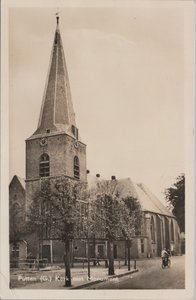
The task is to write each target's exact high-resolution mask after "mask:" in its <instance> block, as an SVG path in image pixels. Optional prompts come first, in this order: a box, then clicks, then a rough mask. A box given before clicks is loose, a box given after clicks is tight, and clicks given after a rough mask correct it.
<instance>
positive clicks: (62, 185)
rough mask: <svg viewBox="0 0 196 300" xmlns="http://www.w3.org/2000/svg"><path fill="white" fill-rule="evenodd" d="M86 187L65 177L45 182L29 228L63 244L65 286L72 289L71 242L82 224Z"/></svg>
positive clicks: (31, 211)
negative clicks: (81, 206)
mask: <svg viewBox="0 0 196 300" xmlns="http://www.w3.org/2000/svg"><path fill="white" fill-rule="evenodd" d="M85 188H86V185H85V184H84V183H82V182H79V181H74V180H71V179H68V178H66V177H60V178H57V179H48V178H45V179H42V182H41V189H40V191H39V192H38V194H36V195H35V197H34V201H33V202H32V205H31V206H30V211H29V224H30V227H31V228H34V230H36V231H37V232H38V231H39V235H40V236H41V237H42V238H47V239H53V238H55V239H59V240H61V241H63V242H64V245H65V248H64V249H65V251H64V263H65V286H71V270H70V242H71V240H72V239H73V238H74V237H75V235H76V231H77V224H78V222H79V221H80V212H79V209H78V205H77V204H78V201H79V200H82V199H83V198H84V197H85Z"/></svg>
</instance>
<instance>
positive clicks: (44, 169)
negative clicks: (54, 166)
mask: <svg viewBox="0 0 196 300" xmlns="http://www.w3.org/2000/svg"><path fill="white" fill-rule="evenodd" d="M39 175H40V177H46V176H50V158H49V155H48V154H47V153H43V154H42V155H41V156H40V159H39Z"/></svg>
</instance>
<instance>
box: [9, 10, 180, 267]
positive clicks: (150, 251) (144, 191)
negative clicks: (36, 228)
mask: <svg viewBox="0 0 196 300" xmlns="http://www.w3.org/2000/svg"><path fill="white" fill-rule="evenodd" d="M86 156H87V155H86V144H85V143H84V142H83V141H82V140H81V137H80V134H79V129H78V128H77V125H76V120H75V113H74V108H73V104H72V97H71V90H70V83H69V77H68V70H67V66H66V61H65V57H64V50H63V45H62V39H61V35H60V29H59V17H58V16H57V25H56V30H55V34H54V41H53V45H52V52H51V58H50V65H49V72H48V77H47V80H46V86H45V91H44V96H43V101H42V105H41V110H40V116H39V122H38V127H37V129H36V131H35V132H34V133H33V134H32V135H31V136H30V137H29V138H27V139H26V178H25V180H24V179H22V178H20V177H19V176H17V175H15V176H14V177H13V179H12V181H11V183H10V185H9V201H10V207H13V204H15V203H17V204H18V205H19V206H21V207H22V209H23V213H24V215H25V213H26V211H27V210H28V207H29V205H30V204H31V202H32V199H33V195H34V194H35V193H36V191H38V190H39V189H40V184H41V180H42V178H45V177H48V178H58V177H61V176H65V177H67V178H70V179H73V180H81V181H83V182H87V183H88V185H89V187H91V186H92V185H93V184H95V182H96V180H99V178H98V177H96V176H95V177H92V176H91V175H90V174H88V173H89V172H88V171H87V166H86V164H87V162H86ZM117 180H118V182H119V184H120V185H121V187H122V189H123V193H124V194H125V195H129V196H132V197H135V198H137V199H138V201H139V202H140V204H141V208H142V211H143V222H142V228H141V232H140V233H139V234H137V235H135V236H133V238H132V243H131V257H132V258H137V257H141V258H142V257H143V258H148V257H149V258H150V257H155V256H160V253H161V250H162V249H163V248H164V247H166V248H167V249H170V250H171V251H172V253H173V254H175V255H178V254H180V230H179V226H178V224H177V221H176V218H175V217H174V215H173V214H172V213H171V212H170V211H169V210H168V209H167V208H166V207H165V206H164V205H163V204H162V203H161V202H160V201H159V200H158V199H157V198H156V196H155V195H154V194H153V193H152V192H151V191H150V190H149V189H148V188H147V187H146V186H145V185H144V184H142V183H139V184H138V183H134V182H133V181H132V180H131V179H130V178H125V179H117ZM91 246H92V245H91ZM14 247H15V248H17V253H18V254H17V257H18V258H19V259H25V258H26V257H27V255H28V253H30V252H31V253H33V255H34V256H35V257H37V251H38V250H37V245H35V242H33V240H32V239H31V240H28V238H26V239H25V237H24V239H22V240H21V241H20V242H19V243H18V245H17V246H16V245H15V246H14ZM91 248H92V247H91ZM13 251H14V249H13V245H12V244H11V245H10V256H12V252H13ZM41 251H42V258H47V259H48V261H49V262H50V263H55V262H61V261H62V260H63V247H62V243H61V242H59V241H52V240H44V241H43V244H42V249H41ZM95 251H96V252H97V251H99V253H100V256H101V258H107V241H106V240H96V241H95ZM126 251H127V249H126V245H125V243H124V242H123V241H117V242H116V243H115V245H114V258H116V259H124V258H125V256H126ZM91 252H92V253H91V257H93V256H94V255H93V251H91ZM72 254H73V259H74V258H77V257H87V244H86V241H85V240H82V241H78V240H74V241H73V244H72Z"/></svg>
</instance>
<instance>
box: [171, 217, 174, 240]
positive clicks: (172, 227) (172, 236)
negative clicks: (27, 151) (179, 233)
mask: <svg viewBox="0 0 196 300" xmlns="http://www.w3.org/2000/svg"><path fill="white" fill-rule="evenodd" d="M171 240H172V241H174V223H173V220H171Z"/></svg>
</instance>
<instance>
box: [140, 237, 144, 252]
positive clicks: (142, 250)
mask: <svg viewBox="0 0 196 300" xmlns="http://www.w3.org/2000/svg"><path fill="white" fill-rule="evenodd" d="M141 253H144V239H141Z"/></svg>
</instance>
